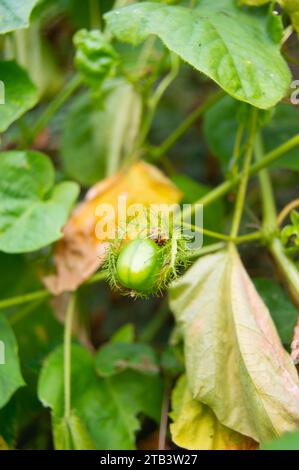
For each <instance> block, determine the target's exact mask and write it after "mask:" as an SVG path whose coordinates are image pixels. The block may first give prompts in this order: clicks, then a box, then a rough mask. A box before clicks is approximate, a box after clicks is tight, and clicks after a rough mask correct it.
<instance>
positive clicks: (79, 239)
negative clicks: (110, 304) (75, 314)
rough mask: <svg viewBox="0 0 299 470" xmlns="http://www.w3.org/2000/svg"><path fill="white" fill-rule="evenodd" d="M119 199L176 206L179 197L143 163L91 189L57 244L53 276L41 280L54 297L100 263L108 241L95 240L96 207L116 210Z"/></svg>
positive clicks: (150, 166) (103, 257) (74, 284)
mask: <svg viewBox="0 0 299 470" xmlns="http://www.w3.org/2000/svg"><path fill="white" fill-rule="evenodd" d="M118 196H126V197H127V205H130V204H134V203H140V204H143V205H145V206H148V205H149V204H162V203H165V204H174V203H177V202H179V201H180V199H181V197H182V194H181V192H180V191H179V190H178V189H177V188H176V187H175V186H174V185H173V183H171V182H170V181H169V180H168V179H167V178H166V177H165V176H164V175H163V174H162V173H161V172H160V171H159V170H158V169H157V168H156V167H154V166H152V165H149V164H147V163H144V162H138V163H136V164H134V165H132V166H131V167H130V168H129V169H128V170H126V171H122V172H120V173H118V174H117V175H115V176H112V177H111V178H107V179H105V180H103V181H101V182H99V183H97V184H96V185H95V186H93V187H92V188H91V189H90V190H89V191H88V193H87V194H86V197H85V199H84V201H83V202H82V203H81V204H79V205H78V207H77V208H76V209H75V211H74V213H73V215H72V216H71V218H70V219H69V221H68V223H67V224H66V226H65V227H64V231H63V233H64V236H63V238H62V239H61V240H60V241H59V242H58V243H57V245H56V248H55V254H54V259H55V265H56V273H55V274H52V275H49V276H46V277H45V278H44V280H43V281H44V283H45V285H46V287H47V288H48V289H49V290H50V291H51V292H52V293H53V294H55V295H58V294H60V293H62V292H65V291H74V290H76V289H77V288H78V287H79V286H80V285H81V284H82V283H83V282H84V281H85V280H86V279H88V278H89V277H90V276H91V275H92V274H93V273H94V272H95V271H96V270H97V269H98V268H99V267H100V266H101V265H102V264H103V262H104V259H105V252H106V248H107V240H105V239H101V240H100V239H98V238H97V237H96V233H95V227H96V224H97V222H98V219H97V217H96V209H97V207H98V205H99V204H112V205H113V206H114V207H116V206H117V198H118Z"/></svg>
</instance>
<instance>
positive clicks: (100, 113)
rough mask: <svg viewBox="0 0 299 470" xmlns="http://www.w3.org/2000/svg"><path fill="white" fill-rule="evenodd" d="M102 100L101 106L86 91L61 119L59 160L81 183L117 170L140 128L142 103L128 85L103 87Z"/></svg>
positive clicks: (96, 179) (118, 83) (68, 172)
mask: <svg viewBox="0 0 299 470" xmlns="http://www.w3.org/2000/svg"><path fill="white" fill-rule="evenodd" d="M103 101H104V102H103V108H102V109H100V108H99V107H98V106H95V104H94V101H93V100H92V96H91V93H90V92H86V93H84V94H82V95H80V96H78V97H77V98H76V99H75V100H74V102H73V105H72V106H71V108H70V110H69V112H68V114H67V116H66V118H65V120H64V126H63V129H62V142H61V155H62V163H63V166H64V169H65V172H66V173H67V174H68V175H69V176H70V177H72V178H74V179H75V180H77V181H78V182H79V183H81V184H82V185H84V186H90V185H92V184H94V183H96V182H97V181H99V180H101V179H102V178H103V177H104V176H105V175H106V174H107V175H112V174H113V173H114V172H115V171H116V170H117V169H118V167H119V163H120V161H121V159H122V157H123V156H124V155H126V154H127V153H128V152H129V150H130V149H131V148H132V145H133V142H134V141H135V138H136V135H137V132H138V128H139V120H140V113H141V102H140V98H139V96H138V95H137V94H136V93H135V92H134V90H133V88H132V86H131V85H129V84H128V83H127V82H124V81H122V80H117V81H115V82H113V84H112V86H111V84H110V89H108V90H104V100H103ZM74 129H76V132H74Z"/></svg>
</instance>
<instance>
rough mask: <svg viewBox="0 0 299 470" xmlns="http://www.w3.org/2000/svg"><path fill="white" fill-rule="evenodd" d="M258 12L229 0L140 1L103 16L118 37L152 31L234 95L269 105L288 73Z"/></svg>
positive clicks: (129, 38) (133, 38) (131, 38)
mask: <svg viewBox="0 0 299 470" xmlns="http://www.w3.org/2000/svg"><path fill="white" fill-rule="evenodd" d="M259 13H260V14H259V15H257V14H256V13H254V12H251V11H248V10H246V9H242V8H240V7H237V6H236V4H235V1H234V0H218V1H217V2H211V1H210V0H201V1H200V2H199V5H198V7H196V8H193V9H191V8H187V7H183V6H172V5H171V6H168V5H161V4H158V3H151V2H143V3H141V4H134V5H131V6H129V7H126V8H124V9H121V10H116V11H112V12H110V13H108V14H106V15H105V19H106V21H107V25H108V28H109V29H110V31H111V32H112V33H113V34H114V35H115V36H116V37H117V38H118V39H119V40H121V41H124V42H130V43H132V44H138V43H140V42H141V41H143V40H144V39H146V37H147V36H149V35H151V34H155V35H157V36H158V37H159V38H160V39H161V40H162V41H163V43H164V44H165V45H166V46H167V47H168V49H170V50H171V51H173V52H175V53H177V54H178V55H179V56H180V57H181V58H182V59H183V60H184V61H186V62H188V63H189V64H190V65H192V66H193V67H195V68H196V69H197V70H199V71H200V72H203V73H205V74H206V75H208V76H209V77H210V78H211V79H212V80H214V81H215V82H216V83H218V84H219V85H220V86H221V87H222V88H223V89H224V90H225V91H226V92H227V93H229V94H230V95H232V96H233V97H234V98H236V99H238V100H241V101H246V102H248V103H250V104H252V105H254V106H257V107H259V108H270V107H271V106H274V105H275V104H276V103H277V102H278V101H280V100H281V99H282V98H283V97H284V96H285V94H286V93H287V90H288V87H289V85H290V81H291V75H290V71H289V69H288V67H287V64H286V62H285V61H284V59H283V58H282V56H281V54H280V51H279V44H278V43H277V42H275V41H273V39H272V37H271V35H270V33H269V31H268V18H267V15H266V14H263V13H262V12H259ZM132 17H134V22H132Z"/></svg>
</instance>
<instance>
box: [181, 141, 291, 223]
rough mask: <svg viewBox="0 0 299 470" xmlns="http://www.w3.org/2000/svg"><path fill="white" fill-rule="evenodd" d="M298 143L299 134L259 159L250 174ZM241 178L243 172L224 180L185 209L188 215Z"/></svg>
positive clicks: (218, 196)
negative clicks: (197, 206)
mask: <svg viewBox="0 0 299 470" xmlns="http://www.w3.org/2000/svg"><path fill="white" fill-rule="evenodd" d="M298 145H299V134H296V135H295V136H294V137H292V138H291V139H289V140H288V141H287V142H285V143H284V144H282V145H280V146H279V147H277V148H276V149H274V150H272V151H271V152H269V153H268V154H266V155H265V156H264V158H263V159H262V160H260V161H257V162H255V163H254V164H253V165H251V167H250V169H249V176H253V175H255V174H257V173H259V172H260V171H261V170H262V169H264V168H267V167H268V166H269V165H271V164H272V163H274V162H275V161H276V160H278V159H279V158H281V157H282V156H283V155H284V154H285V153H287V152H289V151H290V150H292V149H293V148H295V147H297V146H298ZM241 178H242V172H241V173H238V174H237V175H236V176H234V177H232V178H231V179H230V180H228V181H224V182H223V183H221V184H220V185H219V186H217V187H216V188H215V189H213V190H212V191H210V192H209V193H207V194H206V195H205V196H203V197H201V198H200V199H198V200H197V201H195V203H194V204H193V205H192V206H191V207H190V209H189V211H188V210H187V209H186V210H185V214H186V217H187V216H189V215H191V214H193V213H194V212H195V209H196V205H197V204H203V205H205V206H208V205H210V204H212V203H213V202H215V201H217V200H218V199H220V198H221V197H222V196H224V195H225V194H226V193H228V192H229V191H230V190H231V189H233V188H234V187H235V186H236V185H237V184H238V183H239V182H240V180H241Z"/></svg>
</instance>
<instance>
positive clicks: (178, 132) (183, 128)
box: [149, 90, 224, 160]
mask: <svg viewBox="0 0 299 470" xmlns="http://www.w3.org/2000/svg"><path fill="white" fill-rule="evenodd" d="M223 96H224V92H223V91H222V90H221V91H219V92H217V93H214V94H213V95H211V96H210V97H209V98H207V99H206V101H205V102H204V103H203V104H201V105H200V106H198V108H196V109H195V110H194V111H193V112H192V113H191V114H190V115H189V116H188V117H187V118H186V119H185V120H184V121H183V122H182V123H181V124H180V125H179V127H177V129H175V130H174V131H173V133H172V134H170V135H169V136H168V137H167V138H166V139H165V140H164V142H162V144H161V145H159V146H158V147H154V148H152V149H151V151H150V158H149V159H150V160H158V159H159V158H160V157H162V156H163V155H165V154H166V153H167V152H168V150H169V149H170V148H171V147H172V146H173V145H174V144H175V143H176V142H177V141H178V140H179V139H180V138H181V137H182V136H183V135H184V134H185V133H186V132H187V131H188V130H189V129H190V127H192V126H193V124H194V123H195V122H196V121H198V119H199V118H200V117H201V116H202V115H203V114H204V113H205V112H206V111H208V110H209V109H210V108H211V107H212V106H213V105H214V104H215V103H217V101H219V100H220V98H222V97H223Z"/></svg>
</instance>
